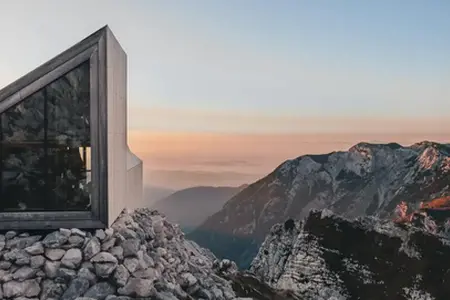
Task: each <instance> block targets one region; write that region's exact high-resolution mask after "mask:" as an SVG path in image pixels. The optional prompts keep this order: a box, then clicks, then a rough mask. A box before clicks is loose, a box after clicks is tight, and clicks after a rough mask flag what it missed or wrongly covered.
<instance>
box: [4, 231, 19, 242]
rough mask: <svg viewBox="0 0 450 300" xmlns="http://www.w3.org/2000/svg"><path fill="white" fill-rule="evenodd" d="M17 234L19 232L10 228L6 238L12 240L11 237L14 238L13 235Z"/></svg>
mask: <svg viewBox="0 0 450 300" xmlns="http://www.w3.org/2000/svg"><path fill="white" fill-rule="evenodd" d="M16 235H17V232H15V231H12V230H10V231H8V232H7V233H5V238H6V239H7V240H10V239H12V238H13V237H15V236H16Z"/></svg>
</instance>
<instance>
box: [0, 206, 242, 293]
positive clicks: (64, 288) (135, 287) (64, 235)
mask: <svg viewBox="0 0 450 300" xmlns="http://www.w3.org/2000/svg"><path fill="white" fill-rule="evenodd" d="M0 254H1V256H0V257H1V259H0V283H1V288H0V299H15V300H26V299H29V300H31V299H33V300H35V299H40V300H43V299H61V300H75V299H79V300H92V299H99V300H103V299H107V300H127V299H139V298H145V299H160V300H172V299H173V300H175V299H218V300H219V299H220V300H221V299H223V300H228V299H235V298H236V296H235V293H234V292H233V289H232V287H231V284H230V282H229V281H227V280H226V279H224V278H223V277H220V276H218V275H217V274H216V273H215V272H214V271H213V264H214V261H215V257H214V256H213V255H212V253H210V252H209V251H208V250H205V249H202V248H200V247H199V246H198V245H196V244H195V243H193V242H191V241H188V240H185V239H184V235H183V233H182V232H181V230H180V229H179V228H178V227H177V226H176V225H173V224H171V223H169V222H167V221H166V220H165V218H164V217H163V216H162V215H160V214H159V213H157V212H156V211H151V210H149V209H138V210H135V211H133V212H129V211H124V212H123V213H122V214H121V215H120V217H119V218H118V219H117V221H116V222H115V223H114V224H113V225H112V226H111V228H108V229H106V230H97V231H95V232H86V231H82V230H79V229H60V230H58V231H54V232H51V233H47V234H46V235H37V234H33V235H30V233H17V232H12V231H10V232H7V233H6V234H4V235H0ZM215 264H216V265H217V262H216V263H215Z"/></svg>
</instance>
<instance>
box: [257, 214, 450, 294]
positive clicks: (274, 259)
mask: <svg viewBox="0 0 450 300" xmlns="http://www.w3.org/2000/svg"><path fill="white" fill-rule="evenodd" d="M442 225H444V224H439V223H437V222H435V221H434V220H433V219H432V218H430V217H428V216H423V215H416V216H415V219H414V221H413V222H412V223H408V224H396V223H394V222H392V221H387V220H385V221H383V220H380V219H378V218H375V217H362V218H358V219H356V220H349V219H346V218H343V217H340V216H337V215H334V214H333V213H332V212H331V211H328V210H323V211H312V212H311V213H310V215H309V216H308V217H307V218H306V220H305V221H304V222H300V221H293V220H290V221H288V222H285V224H282V223H281V224H276V225H274V226H273V228H272V229H271V230H270V233H269V234H268V236H267V238H266V240H265V241H264V243H263V245H262V246H261V248H260V250H259V253H258V255H257V256H256V258H255V260H254V261H253V263H252V266H251V268H250V272H252V273H253V274H254V275H256V277H257V278H259V279H261V280H263V281H265V282H267V283H269V285H270V286H272V287H273V288H274V289H278V290H285V291H291V292H292V293H293V294H295V295H297V296H301V297H302V299H305V300H307V299H314V300H322V299H323V300H325V299H349V300H352V299H355V300H356V299H365V300H378V299H386V300H391V299H392V300H394V299H395V300H397V299H398V300H402V299H404V300H410V299H423V300H439V299H447V298H448V295H449V293H450V276H449V274H448V270H449V269H450V261H449V260H448V259H447V257H448V256H449V255H450V240H449V239H448V238H449V237H450V236H449V231H448V228H447V227H446V226H442ZM333 297H334V298H333Z"/></svg>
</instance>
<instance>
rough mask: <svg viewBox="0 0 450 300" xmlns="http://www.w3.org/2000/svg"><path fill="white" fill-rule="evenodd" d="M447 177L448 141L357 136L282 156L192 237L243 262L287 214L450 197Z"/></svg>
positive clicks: (382, 213)
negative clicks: (331, 148)
mask: <svg viewBox="0 0 450 300" xmlns="http://www.w3.org/2000/svg"><path fill="white" fill-rule="evenodd" d="M449 183H450V145H448V144H438V143H433V142H421V143H417V144H414V145H412V146H409V147H403V146H401V145H399V144H396V143H390V144H369V143H359V144H357V145H355V146H353V147H351V148H350V149H349V150H348V151H344V152H332V153H329V154H324V155H304V156H300V157H298V158H296V159H292V160H288V161H286V162H284V163H283V164H281V165H280V166H279V167H278V168H276V169H275V170H274V171H273V172H272V173H271V174H269V175H268V176H266V177H264V178H262V179H261V180H259V181H257V182H255V183H253V184H252V185H250V186H249V187H248V188H246V189H244V190H243V191H242V192H240V193H239V194H237V195H236V196H235V197H233V198H232V199H231V200H230V201H228V202H227V203H226V204H225V205H224V207H223V209H222V210H220V211H219V212H217V213H216V214H214V215H213V216H211V217H210V218H208V219H207V220H206V221H205V222H204V223H203V224H202V225H201V226H200V227H199V228H198V229H197V230H196V231H194V232H193V233H192V234H190V235H189V236H190V238H192V239H193V240H195V241H196V242H198V243H199V244H200V245H202V246H204V247H208V248H209V249H211V250H212V251H213V252H214V253H215V254H216V255H218V256H219V257H229V258H230V259H232V260H234V261H236V262H237V263H238V264H239V265H240V266H241V267H246V266H248V264H249V263H250V261H251V256H252V255H254V254H255V253H256V251H257V247H258V245H259V244H260V243H261V241H262V240H263V239H264V237H265V235H266V234H267V232H268V231H269V230H270V228H271V227H272V226H273V225H274V224H276V223H279V222H284V221H285V220H286V219H288V218H294V219H301V218H303V217H305V216H306V215H307V214H308V213H309V211H310V210H311V209H323V208H328V209H331V210H333V211H335V212H337V213H340V214H342V215H343V216H347V217H355V216H361V215H374V216H378V217H390V215H391V214H392V212H393V211H394V209H395V207H396V205H397V204H399V203H400V202H401V201H405V202H406V203H408V204H409V206H410V207H411V208H415V207H418V206H419V203H420V202H421V201H426V200H431V199H434V198H438V197H443V196H449V195H450V188H449ZM218 240H220V241H221V243H220V244H218V243H217V241H218ZM227 245H229V246H227ZM234 248H235V249H239V252H240V253H239V252H238V251H234V250H233V249H234Z"/></svg>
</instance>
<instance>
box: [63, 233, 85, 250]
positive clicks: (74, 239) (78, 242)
mask: <svg viewBox="0 0 450 300" xmlns="http://www.w3.org/2000/svg"><path fill="white" fill-rule="evenodd" d="M67 243H68V245H66V246H67V247H68V249H70V248H73V247H76V248H81V247H83V245H84V237H81V236H79V235H72V236H70V237H69V240H68V241H67Z"/></svg>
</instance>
